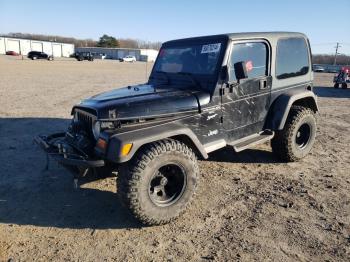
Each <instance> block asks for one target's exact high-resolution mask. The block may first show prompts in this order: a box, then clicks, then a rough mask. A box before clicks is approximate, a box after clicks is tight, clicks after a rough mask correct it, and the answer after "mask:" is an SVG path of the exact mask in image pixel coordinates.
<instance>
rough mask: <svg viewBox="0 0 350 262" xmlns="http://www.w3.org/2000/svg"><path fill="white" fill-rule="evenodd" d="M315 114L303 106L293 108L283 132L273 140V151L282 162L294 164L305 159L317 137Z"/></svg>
mask: <svg viewBox="0 0 350 262" xmlns="http://www.w3.org/2000/svg"><path fill="white" fill-rule="evenodd" d="M316 129H317V127H316V117H315V114H314V112H313V111H312V110H311V109H309V108H305V107H302V106H292V108H291V110H290V112H289V115H288V118H287V121H286V123H285V125H284V128H283V130H278V131H276V134H275V136H274V138H273V139H272V140H271V147H272V151H273V152H274V153H275V154H276V155H277V156H278V157H279V158H280V159H282V160H284V161H288V162H293V161H297V160H299V159H301V158H303V157H305V156H306V155H307V154H308V153H309V152H310V151H311V149H312V146H313V144H314V142H315V137H316Z"/></svg>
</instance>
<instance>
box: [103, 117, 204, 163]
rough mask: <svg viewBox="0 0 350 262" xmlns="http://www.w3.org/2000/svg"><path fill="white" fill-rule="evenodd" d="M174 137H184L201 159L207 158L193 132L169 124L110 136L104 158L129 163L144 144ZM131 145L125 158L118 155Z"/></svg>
mask: <svg viewBox="0 0 350 262" xmlns="http://www.w3.org/2000/svg"><path fill="white" fill-rule="evenodd" d="M175 136H185V137H186V138H187V139H189V141H190V142H191V144H192V145H191V146H192V147H195V148H194V149H196V150H197V152H198V153H199V154H200V155H201V157H203V158H204V159H207V158H208V154H207V152H206V151H205V148H204V146H203V145H202V143H201V142H200V141H199V140H198V138H197V136H196V135H195V134H194V133H193V131H192V130H191V129H190V128H188V127H186V126H182V125H179V124H176V123H169V124H166V125H161V126H154V127H149V128H143V129H137V130H132V131H128V132H125V133H119V134H115V135H113V136H111V137H110V138H109V141H108V149H107V152H106V158H107V159H108V160H109V161H112V162H115V163H124V162H127V161H129V160H130V159H131V158H132V157H133V156H134V155H135V153H136V152H137V151H138V150H139V149H140V148H141V147H142V146H143V145H145V144H149V143H152V142H156V141H159V140H162V139H166V138H172V137H175ZM128 143H132V148H131V151H130V153H129V154H128V155H127V156H121V155H120V149H121V147H122V146H123V145H125V144H128Z"/></svg>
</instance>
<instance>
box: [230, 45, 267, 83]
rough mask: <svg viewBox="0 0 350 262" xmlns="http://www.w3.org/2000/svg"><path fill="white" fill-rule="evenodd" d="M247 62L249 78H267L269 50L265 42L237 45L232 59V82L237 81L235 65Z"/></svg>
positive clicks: (233, 50) (234, 47)
mask: <svg viewBox="0 0 350 262" xmlns="http://www.w3.org/2000/svg"><path fill="white" fill-rule="evenodd" d="M241 61H244V62H246V67H247V74H248V78H256V77H260V76H267V71H268V70H267V68H268V67H267V61H268V48H267V45H266V44H265V43H263V42H247V43H237V44H234V45H233V49H232V53H231V57H230V80H231V81H235V80H237V79H236V75H235V71H234V64H235V63H237V62H241Z"/></svg>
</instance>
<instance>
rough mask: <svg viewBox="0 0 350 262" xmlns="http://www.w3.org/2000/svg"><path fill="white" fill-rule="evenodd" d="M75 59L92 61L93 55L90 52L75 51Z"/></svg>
mask: <svg viewBox="0 0 350 262" xmlns="http://www.w3.org/2000/svg"><path fill="white" fill-rule="evenodd" d="M75 59H77V60H78V61H84V60H88V61H94V59H95V58H94V55H93V54H92V53H91V52H77V53H75Z"/></svg>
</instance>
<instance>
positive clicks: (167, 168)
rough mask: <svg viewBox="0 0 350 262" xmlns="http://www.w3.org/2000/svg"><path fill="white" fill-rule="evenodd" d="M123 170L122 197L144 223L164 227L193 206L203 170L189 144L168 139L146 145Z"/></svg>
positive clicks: (120, 189) (121, 174)
mask: <svg viewBox="0 0 350 262" xmlns="http://www.w3.org/2000/svg"><path fill="white" fill-rule="evenodd" d="M129 162H130V163H128V164H124V165H122V166H121V167H120V169H119V173H118V181H117V191H118V195H119V197H120V199H121V201H122V203H124V204H125V205H126V207H128V208H129V209H130V211H131V212H132V214H133V215H134V216H135V217H136V218H137V219H138V220H139V221H141V222H142V223H143V224H146V225H161V224H166V223H168V222H170V221H172V220H174V219H175V218H177V217H178V216H179V215H180V214H181V213H182V212H183V211H184V210H185V209H186V207H187V205H188V204H189V203H190V201H191V199H192V197H193V195H194V193H195V189H196V186H197V177H198V175H199V168H198V163H197V159H196V156H195V154H194V152H193V151H192V150H191V149H190V148H189V147H187V146H186V145H185V144H183V143H181V142H179V141H176V140H172V139H166V140H161V141H158V142H154V143H151V144H149V145H146V146H145V147H143V148H142V149H140V151H139V152H138V154H137V155H136V156H135V157H134V159H133V160H131V161H129Z"/></svg>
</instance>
